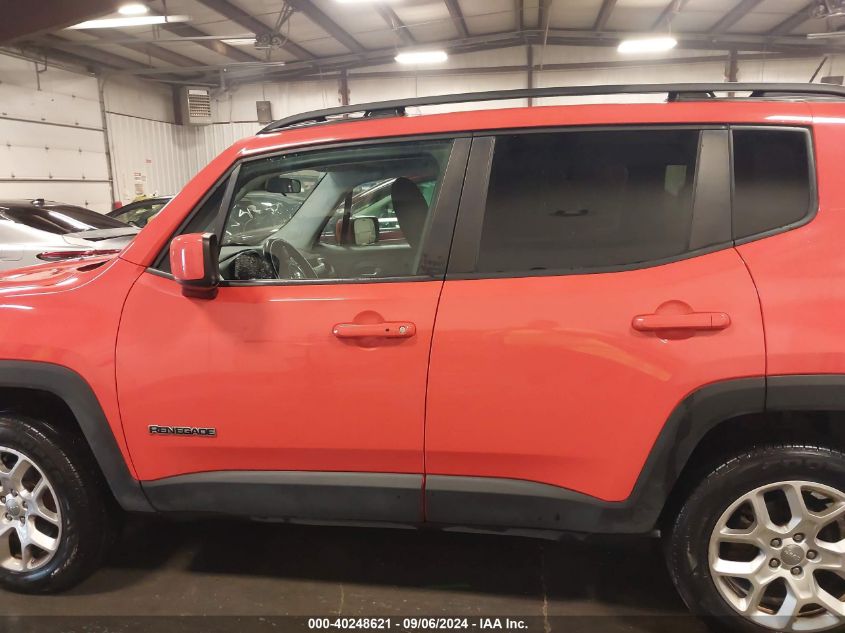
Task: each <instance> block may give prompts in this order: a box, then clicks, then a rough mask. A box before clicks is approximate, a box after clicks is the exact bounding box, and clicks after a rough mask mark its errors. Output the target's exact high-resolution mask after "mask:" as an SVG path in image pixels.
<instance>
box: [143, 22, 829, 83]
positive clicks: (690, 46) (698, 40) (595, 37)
mask: <svg viewBox="0 0 845 633" xmlns="http://www.w3.org/2000/svg"><path fill="white" fill-rule="evenodd" d="M624 35H625V32H623V31H607V32H604V33H597V32H595V31H591V30H589V31H588V30H565V29H551V30H550V31H549V33H548V34H546V33H544V32H543V31H541V30H539V29H533V30H529V31H524V32H519V31H510V32H504V33H491V34H486V35H478V36H474V37H470V38H461V39H455V40H451V41H446V42H440V43H439V45H440V46H442V47H444V48H445V49H446V50H448V51H449V52H450V53H452V54H460V53H467V52H473V51H485V50H497V49H504V48H510V47H516V46H525V45H526V44H534V45H539V44H542V43H543V41H544V39H546V37H547V38H548V44H550V45H561V46H589V47H597V46H601V47H609V46H613V47H615V46H618V43H619V39H620V38H621V37H623V36H624ZM678 39H679V40H680V43H679V46H678V48H679V49H681V50H684V49H686V50H711V51H714V52H717V51H718V52H720V53H725V52H727V51H730V50H734V49H736V50H739V51H749V52H750V51H761V52H766V53H780V54H784V55H787V56H788V55H791V56H793V57H802V58H803V57H808V56H822V55H824V54H827V53H831V52H837V51H838V52H840V53H841V52H843V51H845V43H842V44H838V45H836V44H834V43H832V42H829V41H819V40H808V39H806V38H804V37H799V36H782V37H771V36H764V35H750V34H725V35H716V36H714V35H712V34H709V33H679V34H678ZM394 55H395V48H393V47H391V48H389V49H377V50H368V51H366V52H365V53H362V54H352V53H345V54H343V55H334V56H330V57H325V58H321V59H316V60H310V61H300V62H289V63H287V64H286V65H285V66H284V67H283V68H279V67H278V64H276V66H275V67H273V66H270V65H268V66H266V67H265V68H260V67H254V68H243V69H242V71H239V72H238V77H237V79H235V78H234V77H233V80H234V81H236V82H249V81H261V80H263V79H264V78H269V77H272V78H274V79H284V80H293V79H304V78H310V77H313V76H317V75H323V74H325V73H328V72H337V71H340V70H343V69H354V68H363V67H367V66H375V65H379V64H385V63H389V62H390V61H391V60H392V59H393V57H394ZM723 59H724V55H722V56H719V55H714V56H713V60H714V61H715V62H717V63H722V62H720V61H719V60H723ZM636 61H637V62H638V63H639V64H640V65H648V64H650V63H651V62H650V61H643V60H636ZM672 61H673V60H670V61H667V63H670V62H672ZM674 63H678V62H674ZM270 68H272V69H273V70H272V71H269V72H268V69H270ZM167 70H169V71H170V72H176V71H178V68H170V69H155V70H153V71H136V72H131V71H130V72H131V74H140V75H158V74H162V73H164V72H166V71H167ZM232 70H233V71H234V70H235V69H232ZM247 75H249V76H247ZM212 78H213V75H212Z"/></svg>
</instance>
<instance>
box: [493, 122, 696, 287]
mask: <svg viewBox="0 0 845 633" xmlns="http://www.w3.org/2000/svg"><path fill="white" fill-rule="evenodd" d="M699 137H700V132H698V131H695V130H658V131H653V130H652V131H647V130H642V131H633V130H628V131H601V132H562V133H554V134H524V135H510V136H500V137H498V138H497V140H496V150H495V155H494V158H493V167H492V172H491V176H490V187H489V191H488V198H487V210H486V214H485V219H484V226H483V231H482V239H481V247H480V251H479V258H478V266H477V269H478V271H479V272H490V273H502V272H504V273H508V272H515V273H518V272H528V271H543V270H549V271H567V270H582V269H591V268H605V267H613V266H624V265H627V264H635V263H639V262H646V261H653V260H659V259H663V258H667V257H671V256H674V255H679V254H682V253H684V252H685V251H686V250H687V249H688V248H689V242H690V233H691V229H692V209H693V190H694V184H695V175H696V163H697V159H698V146H699Z"/></svg>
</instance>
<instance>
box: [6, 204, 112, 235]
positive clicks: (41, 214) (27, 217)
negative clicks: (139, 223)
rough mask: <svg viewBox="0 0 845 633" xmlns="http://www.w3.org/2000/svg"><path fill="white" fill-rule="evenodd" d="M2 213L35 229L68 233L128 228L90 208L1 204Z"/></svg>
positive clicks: (57, 233) (60, 233) (9, 218)
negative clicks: (9, 205) (8, 205)
mask: <svg viewBox="0 0 845 633" xmlns="http://www.w3.org/2000/svg"><path fill="white" fill-rule="evenodd" d="M0 215H2V216H3V217H5V218H6V219H7V220H11V221H12V222H17V223H19V224H23V225H25V226H28V227H31V228H33V229H38V230H40V231H46V232H47V233H54V234H56V235H66V234H68V233H81V232H83V231H99V230H102V229H123V228H128V227H127V225H126V224H124V223H123V222H120V221H119V220H115V219H114V218H110V217H108V216H107V215H102V214H100V213H97V212H96V211H91V210H90V209H83V208H82V207H69V206H26V207H5V206H0Z"/></svg>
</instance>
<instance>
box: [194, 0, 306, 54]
mask: <svg viewBox="0 0 845 633" xmlns="http://www.w3.org/2000/svg"><path fill="white" fill-rule="evenodd" d="M198 2H200V3H201V4H204V5H205V6H207V7H208V8H209V9H211V10H212V11H215V12H216V13H219V14H220V15H222V16H223V17H224V18H226V19H227V20H231V21H232V22H234V23H235V24H238V25H239V26H242V27H243V28H245V29H247V30H248V31H250V32H252V33H254V34H255V35H262V34H266V33H272V31H273V29H272V28H270V27H269V26H267V25H266V24H264V23H263V22H261V21H260V20H258V19H256V18H254V17H252V15H250V14H249V13H247V12H246V11H244V10H243V9H241V8H240V7H236V6H235V5H234V4H232V3H231V2H228V1H227V0H198ZM282 48H283V49H284V50H286V51H287V52H288V53H290V54H291V55H293V56H294V57H296V58H297V59H313V58H314V56H313V55H312V54H311V53H310V52H308V51H307V50H305V49H304V48H302V47H301V46H300V45H299V44H296V43H295V42H292V41H290V40H289V39H288V40H286V41H285V42H284V44H282Z"/></svg>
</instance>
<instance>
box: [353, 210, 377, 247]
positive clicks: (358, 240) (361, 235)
mask: <svg viewBox="0 0 845 633" xmlns="http://www.w3.org/2000/svg"><path fill="white" fill-rule="evenodd" d="M378 231H379V226H378V218H370V217H359V218H352V234H353V235H354V236H355V246H370V245H372V244H375V243H376V242H378Z"/></svg>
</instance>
